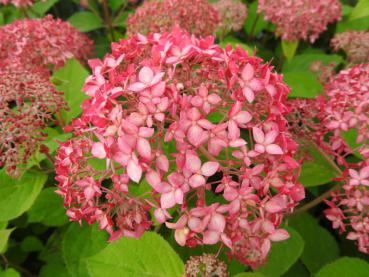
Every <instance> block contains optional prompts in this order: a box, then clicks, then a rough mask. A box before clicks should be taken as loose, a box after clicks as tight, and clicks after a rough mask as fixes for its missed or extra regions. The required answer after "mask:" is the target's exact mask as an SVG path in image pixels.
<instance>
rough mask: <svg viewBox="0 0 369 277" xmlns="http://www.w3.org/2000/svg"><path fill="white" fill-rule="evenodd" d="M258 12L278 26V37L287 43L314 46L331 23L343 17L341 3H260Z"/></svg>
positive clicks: (319, 0)
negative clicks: (297, 42) (296, 41)
mask: <svg viewBox="0 0 369 277" xmlns="http://www.w3.org/2000/svg"><path fill="white" fill-rule="evenodd" d="M258 3H259V5H258V12H259V13H261V12H263V13H264V16H265V19H266V20H268V21H271V22H272V23H273V24H275V25H276V34H277V35H278V36H280V37H282V39H284V40H288V41H294V40H299V39H303V40H307V41H310V42H311V43H313V42H314V41H315V40H316V39H317V38H318V36H319V34H320V33H322V32H323V31H325V30H326V28H327V25H328V24H329V23H332V22H335V21H337V20H339V19H340V18H341V4H340V2H339V1H338V0H294V1H291V0H260V1H259V2H258Z"/></svg>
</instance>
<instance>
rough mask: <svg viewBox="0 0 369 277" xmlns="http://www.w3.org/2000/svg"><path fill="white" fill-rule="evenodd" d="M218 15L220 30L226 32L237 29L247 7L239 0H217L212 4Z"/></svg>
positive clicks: (242, 20) (245, 14) (240, 25)
mask: <svg viewBox="0 0 369 277" xmlns="http://www.w3.org/2000/svg"><path fill="white" fill-rule="evenodd" d="M214 7H215V9H216V10H217V11H218V13H219V16H220V21H221V24H220V30H222V31H223V32H225V33H227V32H230V31H239V30H241V29H242V28H243V24H244V22H245V20H246V17H247V7H246V5H245V4H244V3H242V1H239V0H219V1H218V2H216V3H215V4H214Z"/></svg>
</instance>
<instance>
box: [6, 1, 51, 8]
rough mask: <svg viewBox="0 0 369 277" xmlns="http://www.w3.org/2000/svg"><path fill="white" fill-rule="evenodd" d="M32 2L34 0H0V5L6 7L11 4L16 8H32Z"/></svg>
mask: <svg viewBox="0 0 369 277" xmlns="http://www.w3.org/2000/svg"><path fill="white" fill-rule="evenodd" d="M41 1H42V2H45V0H41ZM34 2H35V1H34V0H0V3H1V4H4V5H7V4H9V3H11V4H13V5H14V6H16V7H18V8H23V7H29V6H32V5H33V4H34Z"/></svg>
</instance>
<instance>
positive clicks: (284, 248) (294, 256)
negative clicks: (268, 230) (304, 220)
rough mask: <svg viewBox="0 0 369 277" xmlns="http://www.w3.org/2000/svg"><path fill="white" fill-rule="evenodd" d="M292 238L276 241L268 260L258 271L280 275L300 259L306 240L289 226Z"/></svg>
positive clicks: (267, 274) (277, 276) (271, 276)
mask: <svg viewBox="0 0 369 277" xmlns="http://www.w3.org/2000/svg"><path fill="white" fill-rule="evenodd" d="M287 230H288V232H289V234H290V238H289V239H287V240H285V241H282V242H275V243H273V245H272V250H271V251H270V253H269V257H268V261H267V263H266V264H265V265H263V266H262V267H260V268H259V269H258V272H261V273H263V274H264V275H266V276H270V277H274V276H275V277H279V276H281V275H282V274H283V273H285V272H287V271H288V269H289V268H290V267H291V266H292V265H293V264H294V263H295V262H296V261H297V260H298V258H299V257H300V256H301V254H302V252H303V250H304V240H303V239H302V237H301V236H300V235H299V233H297V232H296V231H295V230H294V229H292V228H287Z"/></svg>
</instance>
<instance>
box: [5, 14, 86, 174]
mask: <svg viewBox="0 0 369 277" xmlns="http://www.w3.org/2000/svg"><path fill="white" fill-rule="evenodd" d="M91 52H92V41H91V40H90V39H88V38H87V36H85V35H84V34H82V33H80V32H79V31H78V30H77V29H75V28H73V27H72V26H71V25H69V23H66V22H63V21H61V20H59V19H56V20H55V19H53V18H52V17H51V16H47V17H45V18H43V19H26V20H18V21H15V22H13V23H11V24H9V25H5V26H3V27H1V28H0V117H1V122H0V167H5V168H6V170H7V172H8V173H9V174H10V175H12V176H19V175H20V174H21V173H22V169H24V168H25V167H26V163H27V160H28V159H29V158H30V156H31V155H32V154H34V152H35V151H37V150H38V148H39V146H40V143H41V141H43V140H44V139H45V136H46V135H45V134H44V133H42V131H41V130H42V129H43V128H45V127H46V126H47V125H48V124H49V123H50V122H52V121H53V114H54V113H56V112H58V111H59V110H60V109H62V108H66V106H65V103H64V101H63V97H62V96H61V94H60V93H59V92H57V91H56V90H55V89H54V87H53V85H52V84H51V82H50V74H51V71H50V69H51V68H54V69H55V68H58V67H60V66H63V65H64V63H65V61H66V60H67V59H69V58H72V57H75V58H77V59H79V60H80V61H81V62H82V61H85V59H87V57H88V56H90V55H91Z"/></svg>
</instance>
